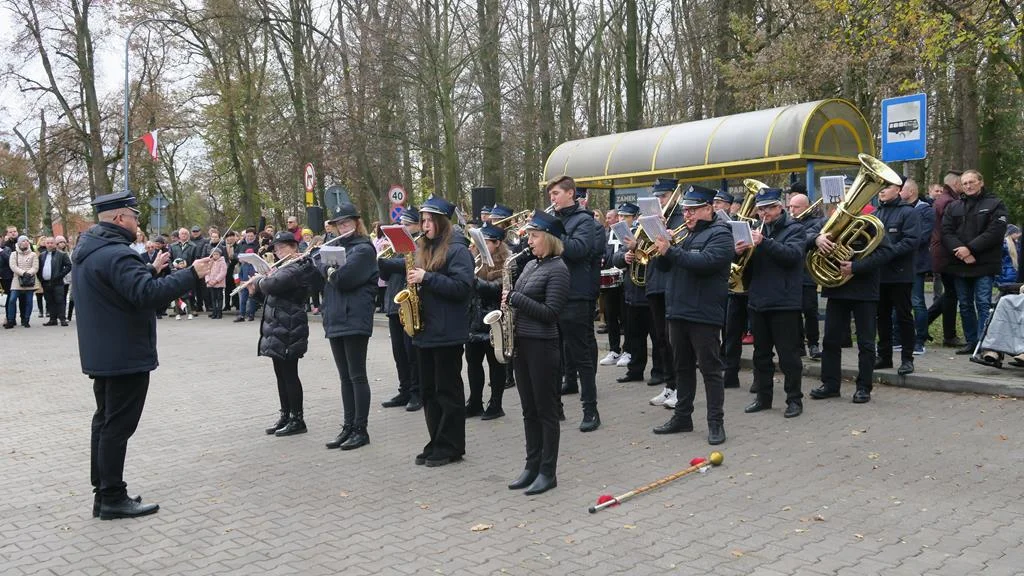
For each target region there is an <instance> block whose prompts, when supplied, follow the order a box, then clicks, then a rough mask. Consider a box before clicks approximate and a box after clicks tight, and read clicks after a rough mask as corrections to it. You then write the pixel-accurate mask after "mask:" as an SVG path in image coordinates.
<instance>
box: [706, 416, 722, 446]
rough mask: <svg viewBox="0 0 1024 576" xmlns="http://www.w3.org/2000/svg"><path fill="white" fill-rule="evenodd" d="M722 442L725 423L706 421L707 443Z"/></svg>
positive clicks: (715, 444) (713, 444)
mask: <svg viewBox="0 0 1024 576" xmlns="http://www.w3.org/2000/svg"><path fill="white" fill-rule="evenodd" d="M723 442H725V424H723V423H722V422H708V444H711V445H712V446H717V445H719V444H721V443H723Z"/></svg>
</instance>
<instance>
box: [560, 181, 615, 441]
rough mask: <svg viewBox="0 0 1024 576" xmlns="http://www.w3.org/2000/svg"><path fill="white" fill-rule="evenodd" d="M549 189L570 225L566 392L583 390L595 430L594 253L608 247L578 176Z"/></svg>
mask: <svg viewBox="0 0 1024 576" xmlns="http://www.w3.org/2000/svg"><path fill="white" fill-rule="evenodd" d="M546 191H547V194H548V198H549V199H550V200H551V203H552V204H554V207H555V215H556V216H558V218H559V220H561V221H562V225H563V226H564V227H565V236H563V237H562V244H563V245H564V246H565V251H564V252H563V253H562V260H563V261H565V265H566V267H568V268H569V301H568V302H567V303H566V305H565V307H564V308H563V309H562V311H561V314H559V317H558V326H559V329H560V330H561V333H562V350H563V354H564V358H565V366H564V367H563V373H564V374H565V384H564V385H563V387H562V394H572V393H575V392H576V391H577V390H580V391H581V394H580V402H581V403H582V404H583V420H582V422H580V431H581V432H591V431H593V430H597V428H598V427H599V426H600V425H601V416H600V414H598V412H597V383H596V381H595V377H596V366H595V365H596V364H597V338H596V337H595V336H594V303H595V301H596V300H597V291H598V284H599V283H600V280H599V279H598V280H595V278H594V275H593V266H594V264H595V257H597V258H599V257H600V256H601V254H602V253H603V247H602V246H600V245H598V244H597V240H596V239H597V238H598V234H599V231H598V228H599V226H600V224H598V223H597V220H595V219H594V215H593V213H591V212H590V211H589V210H587V209H586V208H585V207H583V206H581V205H580V203H579V202H578V201H577V200H576V181H575V180H573V179H572V178H571V177H569V176H561V177H559V178H556V179H555V180H553V181H552V182H550V183H548V185H547V190H546ZM595 252H596V254H595ZM598 274H600V271H598ZM577 377H578V378H579V388H577Z"/></svg>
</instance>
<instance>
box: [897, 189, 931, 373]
mask: <svg viewBox="0 0 1024 576" xmlns="http://www.w3.org/2000/svg"><path fill="white" fill-rule="evenodd" d="M920 192H921V190H920V188H918V186H917V182H916V181H915V180H914V179H913V178H907V181H906V182H904V183H903V188H902V189H901V190H900V197H901V198H903V201H904V202H906V203H907V204H909V205H910V206H912V207H913V208H914V211H915V212H917V216H918V218H919V219H920V221H921V233H920V235H919V236H918V239H917V248H916V250H915V251H914V287H913V288H912V289H911V293H910V303H911V306H912V307H913V309H914V332H915V333H916V338H915V341H914V356H920V355H922V354H924V353H925V348H924V343H925V342H926V341H927V340H928V305H927V304H925V301H924V286H925V276H926V275H927V274H928V273H929V272H931V270H932V256H931V253H930V252H929V245H930V244H931V238H932V231H933V230H934V228H935V209H933V208H932V204H931V199H930V198H928V197H927V196H924V197H922V196H921V195H920Z"/></svg>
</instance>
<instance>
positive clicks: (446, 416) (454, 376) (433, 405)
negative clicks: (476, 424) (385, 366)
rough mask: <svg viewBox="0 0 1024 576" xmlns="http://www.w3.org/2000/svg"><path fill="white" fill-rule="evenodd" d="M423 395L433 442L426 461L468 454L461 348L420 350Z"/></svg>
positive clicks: (447, 347)
mask: <svg viewBox="0 0 1024 576" xmlns="http://www.w3.org/2000/svg"><path fill="white" fill-rule="evenodd" d="M416 355H417V358H418V360H419V368H420V392H421V393H422V394H423V415H424V417H425V418H426V420H427V433H428V434H429V435H430V441H429V442H427V444H426V445H425V446H424V447H423V453H422V454H423V455H424V456H425V457H426V458H428V459H429V458H434V459H440V458H456V457H459V456H462V455H463V454H465V453H466V392H465V389H464V388H463V384H462V346H461V345H459V346H441V347H438V348H418V349H417V351H416Z"/></svg>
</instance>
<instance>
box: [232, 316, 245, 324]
mask: <svg viewBox="0 0 1024 576" xmlns="http://www.w3.org/2000/svg"><path fill="white" fill-rule="evenodd" d="M234 321H235V323H238V322H245V316H239V317H238V318H235V320H234Z"/></svg>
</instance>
